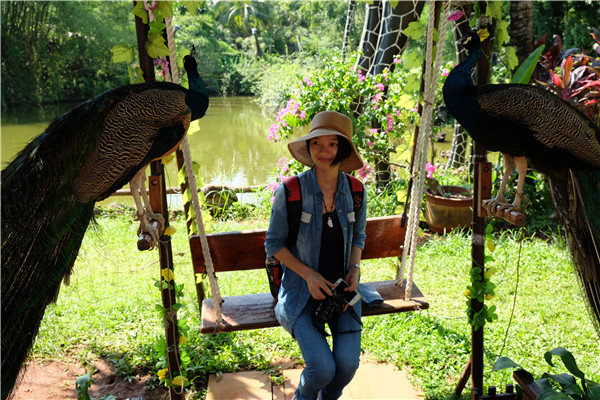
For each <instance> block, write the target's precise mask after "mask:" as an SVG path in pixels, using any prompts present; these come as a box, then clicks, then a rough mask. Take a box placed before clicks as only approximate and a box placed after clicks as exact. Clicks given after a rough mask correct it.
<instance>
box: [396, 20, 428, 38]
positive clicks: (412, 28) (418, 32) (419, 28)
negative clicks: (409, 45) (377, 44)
mask: <svg viewBox="0 0 600 400" xmlns="http://www.w3.org/2000/svg"><path fill="white" fill-rule="evenodd" d="M425 32H426V31H425V26H424V25H422V24H421V23H420V22H419V21H413V22H411V23H409V24H408V26H407V27H406V28H405V29H404V30H403V31H402V33H404V34H405V35H406V36H408V37H409V38H411V39H414V40H417V39H420V38H422V37H423V36H424V35H425Z"/></svg>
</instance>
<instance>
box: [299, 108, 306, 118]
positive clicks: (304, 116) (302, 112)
mask: <svg viewBox="0 0 600 400" xmlns="http://www.w3.org/2000/svg"><path fill="white" fill-rule="evenodd" d="M300 118H302V119H306V111H304V110H302V111H300Z"/></svg>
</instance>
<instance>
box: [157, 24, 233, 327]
mask: <svg viewBox="0 0 600 400" xmlns="http://www.w3.org/2000/svg"><path fill="white" fill-rule="evenodd" d="M165 29H166V31H167V46H168V47H169V52H170V53H171V63H170V68H171V79H174V78H178V77H179V72H178V70H177V61H176V58H175V41H174V40H173V25H172V24H171V18H165ZM166 78H167V76H165V79H166ZM175 82H176V81H175ZM181 151H182V153H183V161H184V165H185V173H186V175H187V177H188V190H189V191H190V194H191V195H192V205H193V207H194V214H196V226H198V235H199V236H200V244H201V246H202V253H203V254H204V261H205V263H206V271H207V273H208V274H207V275H208V281H209V283H210V292H211V295H212V298H213V307H214V310H215V317H216V322H217V326H218V325H219V324H221V322H222V321H223V315H222V314H221V303H222V300H221V290H220V289H219V282H218V281H217V274H216V273H215V268H214V266H213V262H212V257H211V255H210V248H209V246H208V240H207V239H206V231H205V229H204V221H203V219H202V208H201V206H200V200H199V199H198V185H197V183H196V175H194V168H193V165H192V153H191V152H190V144H189V142H188V136H187V135H185V136H184V137H183V141H182V142H181Z"/></svg>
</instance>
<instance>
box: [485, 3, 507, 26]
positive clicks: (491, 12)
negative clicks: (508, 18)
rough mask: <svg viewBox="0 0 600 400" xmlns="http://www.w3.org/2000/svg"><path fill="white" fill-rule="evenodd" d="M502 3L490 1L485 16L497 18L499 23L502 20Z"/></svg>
mask: <svg viewBox="0 0 600 400" xmlns="http://www.w3.org/2000/svg"><path fill="white" fill-rule="evenodd" d="M502 3H503V2H502V1H488V2H487V7H486V9H485V15H486V16H488V17H492V18H496V19H497V20H498V22H500V20H501V19H502Z"/></svg>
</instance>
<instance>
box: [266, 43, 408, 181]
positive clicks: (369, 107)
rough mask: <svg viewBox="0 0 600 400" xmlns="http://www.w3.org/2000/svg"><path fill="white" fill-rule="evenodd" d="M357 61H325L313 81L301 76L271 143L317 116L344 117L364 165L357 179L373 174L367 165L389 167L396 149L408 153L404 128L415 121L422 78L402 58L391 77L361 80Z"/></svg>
mask: <svg viewBox="0 0 600 400" xmlns="http://www.w3.org/2000/svg"><path fill="white" fill-rule="evenodd" d="M357 57H358V55H356V54H355V55H354V56H353V57H350V58H349V59H348V60H347V61H345V62H344V61H343V60H341V59H339V58H332V59H328V60H326V61H325V65H324V67H323V68H321V69H319V70H318V71H316V72H315V73H313V74H312V75H311V76H304V77H299V79H298V82H297V84H296V87H295V88H294V89H293V90H292V92H291V94H290V95H289V99H288V101H287V103H286V105H285V107H284V108H282V109H281V110H279V112H278V113H277V120H276V122H275V123H274V124H273V125H271V127H270V129H269V139H270V140H271V141H274V142H278V141H280V140H283V139H285V138H287V137H289V136H290V135H292V134H293V133H294V129H295V128H298V127H303V126H306V125H308V124H309V123H310V121H311V120H312V117H313V116H314V115H315V114H317V113H318V112H320V111H324V110H334V111H339V112H342V113H344V114H346V115H348V116H349V117H350V118H351V119H352V122H353V124H354V128H355V129H354V132H355V134H354V136H353V142H354V145H355V147H356V148H357V150H358V151H359V152H360V153H361V156H362V157H363V159H364V160H365V161H366V163H365V166H364V167H363V168H362V169H361V170H359V171H358V175H359V177H360V178H362V179H363V180H365V179H367V178H368V176H369V172H370V171H371V170H372V167H371V166H369V165H368V164H369V163H371V164H374V163H377V162H380V161H382V160H383V161H384V162H388V163H389V162H390V154H391V153H394V152H398V151H399V149H401V150H400V151H408V146H407V145H404V146H403V147H399V145H400V144H401V143H402V142H403V141H404V143H410V134H411V132H410V131H409V130H407V129H405V128H406V127H407V126H409V125H412V124H414V123H415V122H416V121H417V119H418V114H416V107H415V105H416V104H417V98H418V96H417V94H418V90H419V83H420V75H419V73H418V70H415V71H413V70H412V69H410V68H409V67H408V66H404V65H403V63H402V60H400V59H396V60H395V64H394V66H395V68H394V72H393V73H392V72H390V70H389V69H386V70H384V71H383V72H382V73H381V74H378V75H375V76H372V75H365V74H364V73H363V72H362V70H361V69H360V68H357V67H356V64H357V62H356V61H357ZM359 100H362V101H363V102H364V106H363V108H362V110H361V111H362V112H361V113H360V115H351V111H352V110H355V109H356V108H357V105H356V103H357V101H359ZM372 125H373V127H372ZM375 126H377V127H375ZM405 135H406V136H407V137H406V138H404V136H405Z"/></svg>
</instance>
